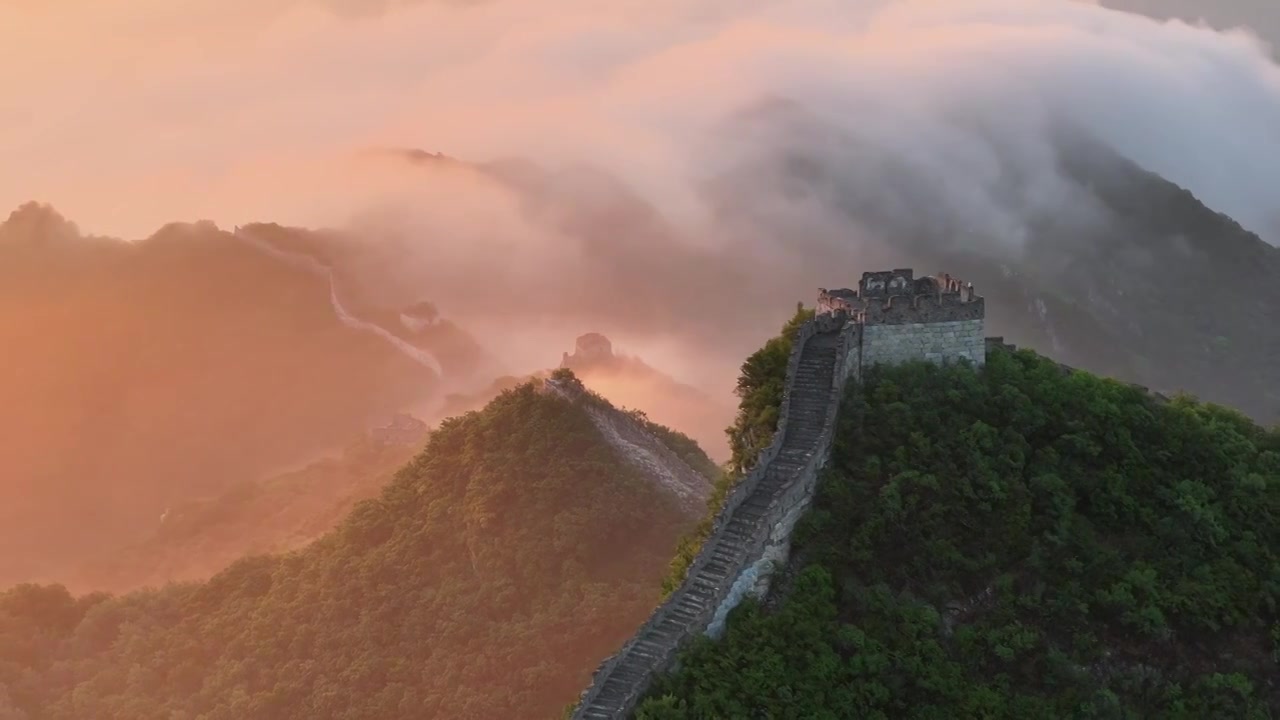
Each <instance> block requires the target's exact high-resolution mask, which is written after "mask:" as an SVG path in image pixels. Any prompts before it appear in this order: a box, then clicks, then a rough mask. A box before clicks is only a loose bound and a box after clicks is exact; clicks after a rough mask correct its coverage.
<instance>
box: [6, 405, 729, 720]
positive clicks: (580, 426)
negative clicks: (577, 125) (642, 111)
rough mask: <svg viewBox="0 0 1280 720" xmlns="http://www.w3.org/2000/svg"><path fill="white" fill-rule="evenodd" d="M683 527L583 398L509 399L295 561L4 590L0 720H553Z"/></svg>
mask: <svg viewBox="0 0 1280 720" xmlns="http://www.w3.org/2000/svg"><path fill="white" fill-rule="evenodd" d="M594 401H599V402H603V401H602V400H599V398H596V399H595V400H594ZM669 437H672V438H675V439H677V440H679V442H678V443H677V447H675V448H673V449H675V450H676V452H678V453H684V454H686V455H687V454H688V453H689V452H690V443H689V441H688V440H687V439H685V438H681V437H680V436H678V435H674V434H672V435H670V436H669ZM703 460H704V467H705V458H703ZM695 519H696V518H694V517H691V516H689V515H688V514H687V513H683V512H681V511H680V510H679V509H678V507H677V505H676V503H675V502H673V501H672V500H671V497H670V496H669V495H667V494H666V493H665V492H664V491H662V490H661V489H660V488H659V486H658V485H656V484H655V483H654V482H653V480H652V479H651V478H648V477H646V476H644V475H643V474H641V473H640V472H639V471H637V470H635V469H634V468H633V466H631V465H628V464H625V463H624V462H623V461H622V460H621V459H620V458H619V456H618V455H616V454H615V451H614V450H613V449H612V448H611V447H610V446H609V445H608V444H606V442H605V441H604V439H603V438H602V436H601V435H600V433H599V432H598V431H597V430H596V427H595V426H594V425H593V424H592V421H591V419H590V418H589V416H588V415H587V413H586V412H585V411H584V410H583V408H582V407H581V406H580V405H579V404H576V403H574V402H571V401H569V400H566V399H563V398H561V397H558V396H556V395H554V394H552V393H548V392H543V391H541V390H540V388H539V387H538V386H537V385H535V384H532V383H530V384H525V385H521V386H520V387H518V388H516V389H514V390H511V391H508V392H505V393H503V394H502V395H501V396H500V397H498V398H497V399H496V400H494V401H493V402H492V403H491V404H490V405H489V406H488V407H487V408H486V409H484V410H483V411H478V412H473V413H469V414H467V415H465V416H462V417H458V418H453V419H451V420H448V421H446V422H445V423H444V424H443V425H442V426H441V427H440V428H439V429H438V430H437V431H435V432H433V433H432V435H431V438H430V441H429V442H428V444H427V447H426V448H425V449H424V450H423V451H422V452H421V454H419V455H418V456H417V457H416V458H415V459H414V460H413V461H412V462H411V463H409V464H408V465H407V466H405V467H404V468H403V469H401V470H400V471H399V472H398V473H397V474H396V476H395V478H394V480H393V481H392V482H391V484H390V485H389V486H388V487H387V488H386V489H385V490H384V491H383V492H382V494H381V495H380V496H378V497H377V498H374V499H371V500H368V501H365V502H362V503H361V504H359V505H358V506H357V507H356V508H355V510H354V511H353V512H352V513H351V515H350V516H349V517H348V518H347V519H346V520H345V521H344V522H343V523H342V524H341V525H340V526H339V527H338V528H337V529H336V530H334V531H333V532H331V533H329V534H327V535H325V536H324V537H322V538H321V539H319V540H317V541H316V542H315V543H313V544H311V545H309V546H307V547H306V548H304V549H302V550H299V551H296V552H293V553H290V554H287V555H281V556H275V557H271V556H261V557H252V558H247V559H244V560H242V561H239V562H237V563H236V564H235V565H233V566H232V567H230V568H229V569H227V570H226V571H224V572H221V573H219V574H218V575H216V576H215V577H213V578H212V579H211V580H209V581H208V582H204V583H192V584H184V585H173V586H169V587H166V588H164V589H162V590H158V591H146V592H137V593H133V594H130V595H125V596H123V597H118V598H110V597H106V596H101V595H94V596H88V597H81V598H74V597H72V596H71V595H70V594H68V593H67V592H66V591H65V590H64V589H63V588H61V587H59V586H44V587H37V586H30V585H27V586H20V587H16V588H14V589H12V590H9V591H8V592H6V593H4V594H3V595H0V717H3V718H5V719H6V720H10V719H11V718H25V719H26V720H55V719H57V720H63V719H65V720H71V719H76V720H82V719H84V718H95V720H113V719H117V720H152V719H155V720H160V719H161V718H163V719H165V720H172V719H174V718H189V719H194V718H202V719H203V720H220V719H225V720H254V719H257V720H287V719H289V718H299V719H301V718H306V719H307V720H321V719H326V718H344V719H351V720H355V719H356V718H378V719H379V720H394V719H395V718H405V719H406V720H409V719H413V720H418V719H420V718H429V717H459V718H461V717H465V718H494V719H498V718H502V719H507V718H515V717H522V718H523V717H529V718H536V717H547V716H552V715H554V714H556V713H557V712H558V711H559V710H560V709H561V707H562V706H563V704H564V701H565V698H567V697H572V696H573V695H574V694H575V693H576V692H577V691H578V689H579V688H581V687H582V686H583V685H584V684H585V683H586V681H587V678H588V677H589V675H590V671H591V669H592V668H593V667H594V665H595V663H596V662H597V661H598V659H599V658H600V657H602V656H604V655H606V654H607V653H608V652H609V651H611V650H612V649H613V648H614V647H616V646H617V645H618V644H619V643H621V642H622V640H623V639H624V638H625V637H626V636H627V635H628V634H629V633H630V632H631V630H632V629H633V628H634V627H635V625H637V624H638V623H639V622H640V621H641V620H642V619H643V617H644V616H645V615H646V614H647V613H648V612H649V610H650V609H651V608H652V606H653V604H654V602H655V601H656V595H657V585H658V581H659V578H660V577H661V576H662V573H663V570H664V568H665V566H666V563H667V561H668V560H669V558H670V557H671V553H672V552H673V550H674V547H675V540H676V538H677V537H678V536H679V534H680V533H681V532H683V531H685V530H687V529H688V528H689V527H690V526H691V525H692V523H693V522H694V520H695Z"/></svg>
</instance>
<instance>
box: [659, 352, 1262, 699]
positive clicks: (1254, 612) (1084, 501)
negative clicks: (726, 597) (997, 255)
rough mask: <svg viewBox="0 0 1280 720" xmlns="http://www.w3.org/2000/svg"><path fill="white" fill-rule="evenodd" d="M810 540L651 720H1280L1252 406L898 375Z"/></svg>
mask: <svg viewBox="0 0 1280 720" xmlns="http://www.w3.org/2000/svg"><path fill="white" fill-rule="evenodd" d="M795 547H796V550H797V556H798V557H799V558H801V559H800V560H799V561H798V562H797V563H796V564H797V567H796V568H793V569H792V572H794V573H795V575H793V576H791V578H790V581H789V588H787V590H786V592H785V599H783V600H782V601H781V603H780V607H778V608H777V609H775V610H768V609H766V608H764V607H762V606H760V605H759V604H755V603H747V604H744V605H743V606H742V607H740V608H739V609H738V610H737V611H735V613H734V614H733V615H732V617H731V622H730V625H729V629H728V631H727V633H726V635H725V637H724V638H723V639H722V640H721V641H719V642H711V641H707V640H705V639H704V640H702V641H700V642H699V643H698V644H696V645H695V646H693V647H692V648H690V649H689V651H688V652H687V653H686V655H685V657H684V658H683V662H682V667H681V669H680V671H679V672H678V673H676V674H674V675H673V676H670V677H668V678H665V679H664V680H663V681H662V682H661V683H660V684H659V687H658V688H656V690H655V692H654V695H653V696H652V697H650V698H649V699H648V700H646V701H645V703H644V704H643V705H642V706H641V708H640V710H639V711H638V712H637V717H639V718H643V719H644V720H659V719H661V720H674V719H677V718H806V719H808V718H938V719H940V720H941V719H944V718H946V719H950V718H1020V719H1021V718H1093V717H1097V718H1149V717H1161V718H1188V719H1190V718H1197V719H1199V718H1269V717H1275V716H1276V715H1277V713H1280V681H1278V680H1277V678H1280V612H1278V608H1277V602H1278V601H1280V431H1275V430H1272V431H1266V430H1263V429H1262V428H1259V427H1258V426H1256V425H1253V424H1252V423H1250V422H1249V421H1248V420H1247V419H1245V418H1244V417H1243V416H1241V415H1239V414H1237V413H1235V412H1233V411H1229V410H1226V409H1223V408H1221V407H1217V406H1212V405H1204V404H1199V403H1196V402H1194V401H1192V400H1188V399H1183V398H1179V399H1176V400H1174V401H1172V402H1169V403H1158V402H1156V401H1154V400H1153V399H1151V398H1149V397H1147V396H1146V395H1145V394H1144V393H1143V392H1142V391H1141V390H1139V389H1135V388H1133V387H1130V386H1127V385H1124V384H1121V383H1117V382H1113V381H1109V380H1103V379H1099V378H1097V377H1095V376H1092V375H1089V374H1086V373H1070V374H1067V373H1063V372H1062V371H1061V370H1060V369H1059V367H1058V366H1056V365H1055V364H1054V363H1051V362H1048V361H1046V360H1044V359H1041V358H1039V357H1037V356H1036V355H1034V354H1032V353H1029V352H1025V351H1023V352H1018V353H1009V352H1003V351H1001V352H993V353H991V355H990V357H989V360H988V364H987V365H986V367H985V368H984V369H983V370H981V371H980V372H974V371H972V370H971V369H969V368H967V367H963V366H959V367H956V366H953V367H945V368H944V367H936V366H933V365H928V364H923V363H921V364H913V365H905V366H901V367H895V368H887V369H883V370H879V371H877V372H875V373H873V374H872V375H871V376H870V377H869V378H868V379H867V383H866V384H865V386H861V387H854V388H851V389H850V391H849V394H848V395H847V397H846V398H845V404H844V406H843V409H842V417H841V428H840V434H839V436H838V438H837V447H836V449H835V454H834V456H833V460H832V463H831V465H830V466H829V468H828V470H827V473H826V476H825V477H824V479H823V482H822V484H821V485H820V492H819V497H818V499H817V501H816V503H815V507H814V509H813V510H812V511H811V512H810V513H809V514H808V515H807V516H806V517H805V518H804V520H803V521H802V523H801V525H800V527H799V529H798V532H797V537H796V545H795ZM787 584H788V583H786V582H784V587H785V586H786V585H787Z"/></svg>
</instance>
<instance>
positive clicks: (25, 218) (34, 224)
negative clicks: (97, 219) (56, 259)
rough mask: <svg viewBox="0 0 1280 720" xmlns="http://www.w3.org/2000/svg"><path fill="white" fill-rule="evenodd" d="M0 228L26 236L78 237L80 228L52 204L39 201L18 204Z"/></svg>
mask: <svg viewBox="0 0 1280 720" xmlns="http://www.w3.org/2000/svg"><path fill="white" fill-rule="evenodd" d="M0 230H3V231H5V232H6V233H14V234H20V235H22V236H26V237H40V238H53V237H72V238H74V237H80V229H79V228H78V227H76V225H75V223H73V222H71V221H70V220H67V219H66V218H65V217H63V216H62V214H61V213H59V212H58V211H57V210H54V209H53V206H52V205H49V204H47V203H40V202H27V203H23V204H22V205H19V206H18V208H17V209H16V210H14V211H13V212H11V213H9V219H8V220H5V221H4V223H3V224H2V225H0Z"/></svg>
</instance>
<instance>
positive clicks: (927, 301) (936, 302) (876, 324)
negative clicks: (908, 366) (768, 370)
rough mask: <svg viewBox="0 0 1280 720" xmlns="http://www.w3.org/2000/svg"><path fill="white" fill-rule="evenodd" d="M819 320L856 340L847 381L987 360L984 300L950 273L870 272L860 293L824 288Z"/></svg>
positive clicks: (863, 282) (848, 367) (820, 300)
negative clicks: (888, 367)
mask: <svg viewBox="0 0 1280 720" xmlns="http://www.w3.org/2000/svg"><path fill="white" fill-rule="evenodd" d="M817 315H818V318H819V320H820V321H823V322H827V323H830V322H832V321H835V322H839V323H841V324H843V325H844V326H845V332H847V333H850V334H851V335H852V336H853V337H852V338H851V340H853V343H851V344H850V346H849V347H850V348H853V347H856V348H858V351H857V352H856V353H855V352H850V353H849V354H848V357H847V358H846V363H847V365H846V367H845V368H844V370H845V373H846V377H849V376H859V375H861V371H862V370H863V369H865V368H870V367H871V366H873V365H876V364H878V363H889V364H895V363H901V362H906V361H909V360H928V361H930V362H939V363H940V362H948V361H955V360H967V361H969V362H972V363H974V364H975V365H982V364H983V363H984V362H985V361H986V357H987V355H986V339H985V333H984V330H983V319H984V316H985V303H984V302H983V298H982V296H980V295H978V294H977V293H975V292H974V290H973V284H972V283H966V282H963V281H961V280H958V279H956V278H954V277H951V276H950V275H948V274H946V273H938V274H937V275H928V276H925V277H921V278H917V277H915V274H914V272H913V271H912V270H911V269H910V268H906V269H899V270H882V271H878V272H865V273H863V274H862V280H861V281H860V282H859V283H858V289H857V290H849V289H839V290H827V289H825V288H819V290H818V308H817Z"/></svg>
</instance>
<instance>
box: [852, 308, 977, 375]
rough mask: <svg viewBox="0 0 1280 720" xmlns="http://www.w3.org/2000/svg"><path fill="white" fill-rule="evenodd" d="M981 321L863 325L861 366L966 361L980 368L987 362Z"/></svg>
mask: <svg viewBox="0 0 1280 720" xmlns="http://www.w3.org/2000/svg"><path fill="white" fill-rule="evenodd" d="M986 357H987V352H986V340H985V336H984V333H983V321H982V319H981V318H979V319H976V320H957V321H952V322H938V323H909V324H904V325H866V326H864V327H863V328H862V359H861V365H862V367H864V368H869V367H871V366H872V365H876V364H878V363H884V364H888V365H892V364H898V363H903V362H907V361H909V360H928V361H931V362H944V361H954V360H961V359H963V360H968V361H969V362H972V363H974V364H975V365H982V364H983V362H984V361H985V360H986Z"/></svg>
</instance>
